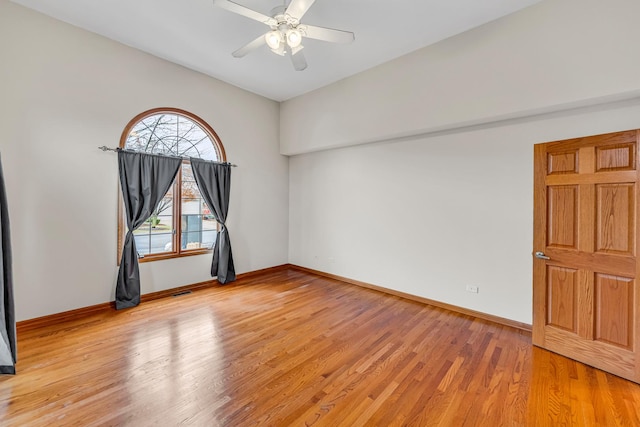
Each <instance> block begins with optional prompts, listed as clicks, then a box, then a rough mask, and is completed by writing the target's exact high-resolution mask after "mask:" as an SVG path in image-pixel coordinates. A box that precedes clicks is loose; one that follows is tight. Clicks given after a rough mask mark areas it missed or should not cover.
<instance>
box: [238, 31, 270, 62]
mask: <svg viewBox="0 0 640 427" xmlns="http://www.w3.org/2000/svg"><path fill="white" fill-rule="evenodd" d="M263 44H267V41H266V40H265V39H264V35H261V36H259V37H258V38H257V39H255V40H253V41H250V42H249V43H247V44H246V45H244V46H242V47H241V48H240V49H238V50H236V51H235V52H233V53H232V55H233V56H234V57H235V58H242V57H243V56H245V55H246V54H247V53H250V52H253V51H254V50H256V49H257V48H259V47H260V46H262V45H263Z"/></svg>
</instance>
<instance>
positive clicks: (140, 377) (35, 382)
mask: <svg viewBox="0 0 640 427" xmlns="http://www.w3.org/2000/svg"><path fill="white" fill-rule="evenodd" d="M18 351H19V362H18V364H17V369H18V375H16V376H13V377H12V376H5V377H1V378H0V425H2V426H8V427H12V426H20V427H22V426H34V427H39V426H75V425H77V426H146V425H162V426H174V425H183V424H184V425H195V426H218V425H219V426H234V427H238V426H240V427H241V426H253V425H267V426H290V425H292V426H303V425H315V426H430V425H434V426H436V425H437V426H486V425H491V426H494V425H495V426H501V425H504V426H546V425H549V426H555V425H576V426H582V425H586V426H589V425H593V426H598V425H607V426H617V425H620V426H626V425H629V426H634V425H640V386H639V385H638V384H634V383H631V382H629V381H626V380H623V379H621V378H618V377H615V376H613V375H610V374H606V373H604V372H602V371H599V370H596V369H594V368H591V367H588V366H585V365H583V364H581V363H578V362H575V361H573V360H570V359H567V358H564V357H562V356H559V355H556V354H553V353H550V352H548V351H546V350H542V349H540V348H536V347H532V345H531V337H530V335H529V334H528V333H526V332H523V331H521V330H517V329H513V328H510V327H507V326H503V325H499V324H494V323H491V322H489V321H486V320H479V319H475V318H472V317H470V316H468V315H462V314H456V313H453V312H449V311H447V310H445V309H442V308H435V307H431V306H427V305H424V304H421V303H419V302H416V301H410V300H405V299H402V298H400V297H398V296H390V295H388V294H382V293H379V292H377V291H375V290H370V289H363V288H361V287H358V286H354V285H351V284H348V283H344V282H340V281H338V280H335V279H331V278H326V277H321V276H318V275H315V274H312V273H309V272H304V271H300V270H298V269H279V270H277V271H267V272H265V273H264V274H260V275H257V276H255V275H254V276H251V277H248V278H246V279H242V280H239V281H238V282H236V283H234V284H230V285H226V286H215V287H211V288H205V289H202V290H198V291H196V292H193V293H192V294H188V295H183V296H180V297H176V298H164V299H159V300H154V301H149V302H146V303H144V304H142V305H141V306H139V307H136V308H133V309H129V310H124V311H120V312H115V311H112V312H98V313H88V314H87V315H86V316H85V317H81V318H69V319H64V321H62V322H59V323H55V324H46V323H43V324H40V323H39V324H38V325H37V326H34V327H33V328H29V329H27V330H25V331H24V332H23V333H20V334H19V336H18Z"/></svg>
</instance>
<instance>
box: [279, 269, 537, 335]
mask: <svg viewBox="0 0 640 427" xmlns="http://www.w3.org/2000/svg"><path fill="white" fill-rule="evenodd" d="M289 266H290V268H293V269H295V270H299V271H304V272H305V273H311V274H316V275H318V276H322V277H327V278H329V279H335V280H339V281H341V282H346V283H349V284H351V285H356V286H360V287H362V288H367V289H372V290H374V291H378V292H383V293H385V294H389V295H394V296H397V297H401V298H405V299H408V300H411V301H416V302H420V303H423V304H428V305H432V306H434V307H439V308H443V309H445V310H449V311H453V312H456V313H460V314H465V315H468V316H472V317H476V318H478V319H483V320H487V321H489V322H493V323H497V324H500V325H504V326H510V327H512V328H516V329H520V330H521V331H525V332H528V333H531V325H529V324H528V323H522V322H517V321H515V320H511V319H506V318H504V317H499V316H494V315H493V314H487V313H483V312H481V311H475V310H470V309H468V308H464V307H459V306H457V305H452V304H447V303H444V302H440V301H436V300H432V299H429V298H424V297H420V296H417V295H412V294H408V293H405V292H400V291H396V290H394V289H389V288H384V287H382V286H377V285H372V284H370V283H366V282H361V281H359V280H353V279H349V278H348V277H342V276H338V275H336V274H331V273H325V272H324V271H319V270H313V269H311V268H307V267H301V266H299V265H294V264H290V265H289Z"/></svg>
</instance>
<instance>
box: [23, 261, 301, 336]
mask: <svg viewBox="0 0 640 427" xmlns="http://www.w3.org/2000/svg"><path fill="white" fill-rule="evenodd" d="M289 267H290V265H289V264H282V265H278V266H275V267H268V268H263V269H260V270H254V271H249V272H246V273H241V274H238V275H237V276H236V281H235V282H233V283H234V284H242V283H241V282H242V281H246V280H247V279H251V278H253V277H255V276H259V275H261V274H268V273H272V272H277V271H280V270H286V269H288V268H289ZM238 282H240V283H238ZM214 286H222V285H219V284H218V281H217V280H214V279H212V280H206V281H204V282H198V283H193V284H191V285H185V286H179V287H177V288H171V289H165V290H162V291H157V292H150V293H147V294H142V295H140V303H145V302H149V301H153V300H157V299H160V298H166V297H169V296H171V295H174V294H177V293H180V292H184V291H192V292H193V291H198V290H201V289H207V288H211V287H214ZM112 310H115V304H114V302H113V301H111V302H104V303H102V304H96V305H91V306H88V307H82V308H77V309H75V310H69V311H63V312H61V313H54V314H49V315H46V316H42V317H36V318H34V319H28V320H22V321H20V322H17V323H16V330H17V332H18V333H24V332H27V331H30V330H33V329H37V328H40V327H42V326H46V325H52V324H56V323H61V322H66V321H69V320H73V319H77V318H81V317H86V316H89V315H93V314H98V313H101V312H105V311H112Z"/></svg>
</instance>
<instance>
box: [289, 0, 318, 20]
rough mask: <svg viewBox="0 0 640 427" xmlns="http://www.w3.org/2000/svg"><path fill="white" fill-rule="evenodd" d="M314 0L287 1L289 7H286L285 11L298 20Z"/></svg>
mask: <svg viewBox="0 0 640 427" xmlns="http://www.w3.org/2000/svg"><path fill="white" fill-rule="evenodd" d="M315 1H316V0H291V3H289V7H287V10H286V11H285V13H287V14H289V16H291V17H293V18H296V19H297V20H298V21H300V20H301V19H302V16H304V14H305V13H307V10H309V8H310V7H311V5H312V4H313V3H315Z"/></svg>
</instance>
